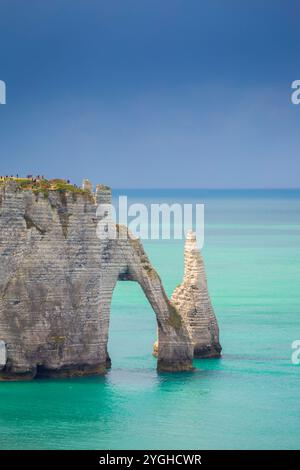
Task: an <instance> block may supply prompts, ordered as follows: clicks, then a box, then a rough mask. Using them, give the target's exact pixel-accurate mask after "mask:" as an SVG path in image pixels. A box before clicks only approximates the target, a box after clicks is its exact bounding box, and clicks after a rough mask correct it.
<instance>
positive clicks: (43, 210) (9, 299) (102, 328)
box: [0, 181, 193, 380]
mask: <svg viewBox="0 0 300 470" xmlns="http://www.w3.org/2000/svg"><path fill="white" fill-rule="evenodd" d="M83 189H84V190H85V192H84V193H76V192H74V193H72V192H70V191H54V190H53V191H52V190H50V191H48V192H47V193H39V192H34V191H32V190H27V191H25V190H22V189H20V188H19V187H18V185H17V184H16V183H15V182H14V181H9V182H6V183H5V184H3V185H2V186H1V188H0V261H1V271H0V342H1V348H2V349H3V348H4V349H3V353H1V358H2V362H1V361H0V379H2V380H10V379H30V378H33V377H35V376H38V377H48V376H51V377H53V376H74V375H86V374H99V373H104V372H105V371H106V369H107V367H109V366H110V359H109V356H108V351H107V341H108V330H109V313H110V303H111V298H112V293H113V289H114V287H115V284H116V282H117V281H118V280H132V281H136V282H138V283H139V284H140V285H141V287H142V289H143V291H144V293H145V295H146V296H147V298H148V300H149V302H150V304H151V305H152V307H153V310H154V312H155V314H156V319H157V325H158V339H159V347H158V361H157V367H158V369H159V370H162V371H182V370H191V369H192V356H193V346H192V342H191V338H190V334H189V332H188V327H187V324H186V322H185V321H184V320H183V318H184V317H182V316H181V315H180V314H179V312H178V309H177V308H176V306H175V303H170V301H169V299H168V298H167V296H166V293H165V291H164V288H163V286H162V283H161V281H160V278H159V276H158V274H157V273H156V271H155V270H154V268H153V267H152V265H151V263H150V262H149V260H148V258H147V256H146V254H145V252H144V249H143V247H142V244H141V243H140V242H139V241H138V240H136V239H134V238H133V237H131V236H127V237H126V236H124V237H117V238H116V239H101V240H99V237H98V236H97V230H96V229H97V226H98V223H99V219H101V215H100V216H99V213H98V212H97V207H98V206H99V205H100V206H101V204H103V205H105V204H109V202H110V198H111V193H110V189H109V188H107V187H105V186H97V189H96V193H95V194H93V193H92V190H91V187H90V186H89V182H88V181H85V182H84V188H83ZM117 230H118V232H119V233H123V235H124V234H125V232H126V233H127V229H126V228H125V227H117ZM3 358H4V359H3Z"/></svg>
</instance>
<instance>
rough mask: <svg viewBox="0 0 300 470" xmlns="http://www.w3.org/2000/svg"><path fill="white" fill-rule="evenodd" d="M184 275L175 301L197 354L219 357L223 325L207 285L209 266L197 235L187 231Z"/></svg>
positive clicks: (199, 356) (205, 356) (174, 303)
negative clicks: (218, 318)
mask: <svg viewBox="0 0 300 470" xmlns="http://www.w3.org/2000/svg"><path fill="white" fill-rule="evenodd" d="M184 261H185V266H184V278H183V282H182V284H180V285H179V286H178V287H177V288H176V289H175V290H174V292H173V295H172V297H171V303H172V304H173V305H174V306H175V307H176V309H177V310H178V311H179V312H180V314H181V316H182V318H183V320H184V323H185V325H186V327H187V329H188V332H189V335H190V338H191V341H192V343H193V348H194V357H196V358H207V357H219V356H220V354H221V350H222V348H221V346H220V343H219V327H218V322H217V319H216V316H215V314H214V310H213V307H212V304H211V300H210V296H209V293H208V288H207V281H206V275H205V268H204V263H203V259H202V256H201V254H200V251H199V249H198V247H197V243H196V235H195V234H194V233H193V232H189V233H188V234H187V238H186V243H185V251H184Z"/></svg>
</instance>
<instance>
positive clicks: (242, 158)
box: [0, 0, 300, 188]
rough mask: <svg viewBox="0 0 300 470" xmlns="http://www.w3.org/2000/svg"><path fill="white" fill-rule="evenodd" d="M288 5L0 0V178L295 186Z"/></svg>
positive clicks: (293, 58) (296, 119) (295, 21)
mask: <svg viewBox="0 0 300 470" xmlns="http://www.w3.org/2000/svg"><path fill="white" fill-rule="evenodd" d="M299 13H300V7H299V2H298V1H296V0H295V1H294V0H292V1H291V0H282V1H278V0H243V1H241V0H226V1H225V0H203V1H201V0H182V1H178V0H159V1H158V0H134V1H133V0H132V1H131V0H122V1H121V0H110V1H108V0H106V1H102V0H97V1H96V0H51V1H50V0H44V1H33V0H26V2H24V1H21V0H19V1H16V0H0V79H1V80H5V82H6V85H7V104H6V105H4V106H3V105H1V106H0V174H7V173H9V174H11V173H19V174H21V173H22V174H27V173H36V174H38V173H41V174H45V175H47V176H48V177H67V178H71V179H72V180H73V181H74V182H77V183H78V182H80V180H81V179H82V178H83V177H89V178H90V179H91V180H92V181H93V182H94V183H96V182H102V183H105V184H109V185H111V186H113V187H123V188H125V187H150V188H151V187H160V188H161V187H166V188H170V187H182V188H202V187H204V188H273V187H299V174H300V156H299V144H300V137H299V136H300V132H299V131H300V106H295V105H292V104H291V101H290V95H291V88H290V87H291V83H292V81H293V80H296V79H300V63H299V44H300V28H299Z"/></svg>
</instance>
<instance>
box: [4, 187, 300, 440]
mask: <svg viewBox="0 0 300 470" xmlns="http://www.w3.org/2000/svg"><path fill="white" fill-rule="evenodd" d="M119 192H120V193H121V194H128V191H119ZM116 194H118V192H116ZM129 194H130V196H131V199H132V200H134V201H144V202H150V201H151V202H163V201H171V202H204V203H205V219H206V225H205V227H206V232H205V247H204V250H203V255H204V257H205V262H206V268H207V277H208V283H209V290H210V294H211V297H212V301H213V305H214V308H215V311H216V314H217V317H218V320H219V325H220V331H221V343H222V346H223V357H222V359H219V360H214V359H210V360H206V361H204V360H197V361H195V366H196V371H195V372H194V373H183V374H157V373H156V370H155V366H156V361H155V359H154V358H153V357H152V355H151V350H152V344H153V341H154V339H155V335H156V325H155V317H154V313H153V312H152V310H151V307H150V306H149V304H148V303H147V300H146V299H145V298H144V296H143V294H142V291H141V289H140V288H139V286H138V285H136V284H134V283H129V282H122V283H121V282H120V283H119V284H118V286H117V288H116V290H115V293H114V298H113V305H112V312H111V325H110V343H109V351H110V354H111V358H112V363H113V366H112V369H111V371H110V372H109V373H108V374H107V375H106V376H105V377H94V378H85V379H73V380H36V381H33V382H28V383H0V448H1V449H56V448H58V449H127V448H128V449H134V448H145V449H147V448H148V449H149V448H156V449H163V448H168V449H173V448H174V449H180V448H193V449H216V448H219V449H232V448H234V449H248V448H255V449H267V448H270V449H277V448H279V449H288V448H289V449H299V448H300V438H299V436H300V402H299V389H300V366H296V365H293V364H292V363H291V353H292V349H291V343H292V342H293V341H294V340H295V339H300V192H299V191H175V190H174V191H130V192H129ZM145 247H146V250H147V252H148V254H149V256H150V258H151V261H152V262H153V264H154V265H155V267H156V268H157V269H158V271H159V273H160V275H161V277H162V280H163V282H164V285H165V287H166V290H167V292H168V294H171V292H172V290H173V289H174V287H175V286H176V285H177V284H178V283H179V282H180V281H181V277H182V273H183V242H181V241H180V242H179V241H167V242H166V241H156V242H154V241H153V242H151V241H147V242H145Z"/></svg>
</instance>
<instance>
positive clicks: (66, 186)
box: [0, 176, 109, 197]
mask: <svg viewBox="0 0 300 470" xmlns="http://www.w3.org/2000/svg"><path fill="white" fill-rule="evenodd" d="M9 181H14V182H15V183H16V184H17V187H18V189H21V190H24V191H33V192H34V193H43V194H44V196H45V197H47V196H48V194H49V191H59V192H61V193H64V192H71V193H76V194H91V192H92V185H91V184H90V187H89V186H87V184H86V183H85V184H84V185H83V187H82V188H80V187H78V186H77V185H76V184H72V183H71V182H70V180H65V179H61V178H54V179H50V180H48V179H46V178H44V177H43V176H41V177H40V176H37V177H35V176H30V177H26V178H19V177H14V176H10V177H9V176H1V177H0V187H1V186H3V185H5V184H6V183H7V182H9ZM84 181H88V180H84ZM97 188H99V189H103V190H108V189H109V188H108V186H105V185H97Z"/></svg>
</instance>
